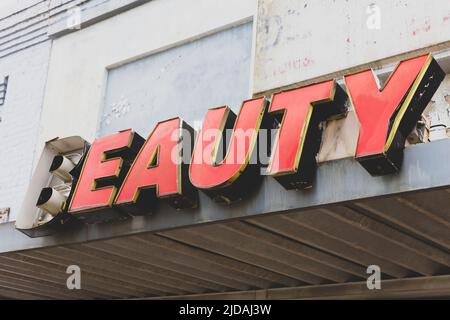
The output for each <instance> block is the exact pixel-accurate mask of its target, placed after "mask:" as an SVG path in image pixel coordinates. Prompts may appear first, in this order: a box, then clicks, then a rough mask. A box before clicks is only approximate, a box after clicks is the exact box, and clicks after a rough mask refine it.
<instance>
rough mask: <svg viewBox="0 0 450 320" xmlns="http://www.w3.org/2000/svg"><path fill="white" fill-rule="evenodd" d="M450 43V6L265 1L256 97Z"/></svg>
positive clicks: (423, 1)
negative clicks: (324, 76)
mask: <svg viewBox="0 0 450 320" xmlns="http://www.w3.org/2000/svg"><path fill="white" fill-rule="evenodd" d="M378 18H379V19H378ZM448 41H450V1H449V0H432V1H430V0H395V1H393V0H259V9H258V33H257V49H256V52H257V53H256V61H255V79H254V92H263V91H266V90H271V89H274V88H278V87H282V86H286V85H290V84H293V83H297V82H302V81H305V80H310V79H314V78H317V77H320V76H323V75H328V74H332V73H335V72H339V71H344V70H346V69H349V68H352V67H356V66H359V65H364V64H367V63H372V64H371V65H376V63H373V62H376V61H377V60H386V58H390V57H393V56H396V55H400V54H405V53H408V52H410V51H414V50H417V49H422V48H426V47H430V46H435V45H437V44H440V43H441V44H442V43H445V42H447V43H446V47H447V48H448V47H450V43H449V42H448ZM413 54H414V53H413ZM416 54H417V53H416ZM394 59H395V60H398V57H396V58H394ZM383 62H385V61H383ZM364 67H366V66H364Z"/></svg>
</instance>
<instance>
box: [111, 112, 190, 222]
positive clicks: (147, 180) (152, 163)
mask: <svg viewBox="0 0 450 320" xmlns="http://www.w3.org/2000/svg"><path fill="white" fill-rule="evenodd" d="M184 134H185V135H184ZM192 139H193V130H192V129H191V128H190V127H188V126H187V124H186V123H184V122H183V121H182V120H181V119H180V118H174V119H170V120H167V121H162V122H159V123H158V124H157V125H156V127H155V128H154V130H153V132H152V133H151V134H150V136H149V138H148V139H147V141H146V143H145V144H144V146H143V147H142V149H141V150H140V152H139V154H138V156H137V157H136V159H135V161H134V162H133V164H132V166H131V169H130V171H129V173H128V175H127V177H126V178H125V180H124V182H123V185H122V187H121V188H120V190H119V192H118V194H117V197H116V200H115V204H117V205H119V206H122V207H123V208H125V210H128V211H130V213H133V214H142V213H145V212H144V211H146V210H147V211H148V210H149V209H151V208H152V207H153V206H154V204H155V202H156V198H167V199H170V201H169V202H171V204H172V205H174V206H175V207H176V208H186V207H194V206H195V205H196V194H195V192H194V190H192V187H191V185H190V182H189V179H188V174H187V166H188V165H187V164H185V163H183V159H182V156H183V153H184V152H190V151H189V149H188V148H190V150H192V143H189V142H190V141H192ZM183 143H188V144H190V145H191V146H188V148H183V145H182V144H183ZM180 148H181V149H180ZM189 155H190V154H189Z"/></svg>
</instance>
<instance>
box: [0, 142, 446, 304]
mask: <svg viewBox="0 0 450 320" xmlns="http://www.w3.org/2000/svg"><path fill="white" fill-rule="evenodd" d="M448 159H450V140H442V141H436V142H433V143H427V144H422V145H417V146H413V147H408V148H407V149H406V150H405V163H404V167H403V168H402V170H401V173H400V174H398V175H394V176H388V177H377V178H373V177H370V176H369V175H368V174H367V173H366V172H365V171H364V169H362V168H360V166H359V164H358V163H356V161H355V160H353V159H346V160H342V161H334V162H329V163H325V164H323V165H321V167H320V168H319V170H318V174H317V181H316V184H315V186H314V188H313V189H312V190H309V191H303V192H301V191H289V192H288V191H285V190H283V189H282V188H281V187H280V186H279V185H277V183H276V182H275V181H272V180H273V179H269V178H268V179H264V182H263V184H262V185H261V186H259V187H258V190H257V191H256V192H255V194H254V195H253V196H252V197H251V198H249V199H247V200H244V201H242V203H240V204H237V205H233V206H231V207H224V206H220V205H217V204H214V203H213V202H212V201H208V199H206V198H203V196H202V199H201V205H200V208H199V209H197V210H195V211H192V212H190V211H187V212H184V211H183V212H181V211H175V210H171V209H168V208H167V209H166V207H163V208H160V210H158V211H157V212H156V213H155V214H154V215H151V216H146V217H139V218H135V219H131V220H129V221H125V222H121V223H120V222H118V223H111V224H104V225H91V226H85V227H83V228H82V229H80V230H75V231H73V232H72V233H70V234H60V235H56V236H52V237H46V238H36V239H31V238H28V237H26V236H25V235H22V234H21V233H19V232H18V231H16V230H14V226H13V224H4V225H0V240H1V241H0V252H2V253H1V254H0V297H4V298H17V299H26V298H42V299H52V298H61V299H72V298H80V299H91V298H116V299H123V298H143V297H148V298H161V297H171V298H174V297H184V298H189V297H190V298H237V299H253V298H305V299H306V298H320V297H322V298H327V297H332V298H339V297H340V298H342V297H344V298H345V297H356V298H362V297H428V296H434V297H436V296H439V297H444V296H447V297H448V296H450V232H449V230H450V229H449V227H450V209H449V208H450V161H448ZM72 264H75V265H78V266H80V268H81V270H82V280H81V285H82V289H81V290H72V291H70V290H68V289H67V288H66V279H67V277H68V275H67V274H66V268H67V266H69V265H72ZM369 265H378V266H379V267H380V268H381V272H382V280H384V281H383V282H382V290H379V291H377V290H374V291H370V290H368V289H367V287H366V286H365V279H366V278H367V276H368V275H367V274H366V268H367V266H369Z"/></svg>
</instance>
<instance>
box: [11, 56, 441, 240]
mask: <svg viewBox="0 0 450 320" xmlns="http://www.w3.org/2000/svg"><path fill="white" fill-rule="evenodd" d="M444 76H445V75H444V72H443V71H442V69H441V68H440V67H439V65H438V64H437V62H436V61H435V60H434V59H433V57H432V56H431V55H423V56H419V57H416V58H412V59H409V60H405V61H402V62H400V63H399V64H398V65H397V67H396V69H395V70H394V71H393V72H392V74H391V75H390V77H389V78H388V80H387V81H386V82H385V83H384V85H383V86H382V87H381V88H380V87H379V85H378V82H377V79H376V78H375V76H374V75H373V73H372V71H371V70H366V71H362V72H358V73H355V74H349V75H346V76H344V82H345V90H344V89H343V88H341V86H340V85H338V84H337V83H336V81H334V80H329V81H324V82H321V83H316V84H312V85H309V86H305V87H300V88H296V89H292V90H288V91H282V92H278V93H275V94H273V95H272V97H270V98H268V97H261V98H256V99H252V100H247V101H244V102H243V103H242V106H241V108H240V111H239V114H238V115H235V114H234V113H233V112H232V111H231V110H230V109H229V108H228V107H226V106H223V107H218V108H213V109H210V110H208V111H207V112H206V115H205V118H204V121H203V124H202V127H201V130H200V132H199V133H198V134H197V137H196V138H195V139H194V136H195V132H194V130H193V129H192V128H191V127H190V126H189V125H188V124H187V123H186V122H184V121H183V120H181V119H180V118H173V119H168V120H165V121H161V122H159V123H158V124H157V125H156V126H155V128H154V129H153V131H152V132H151V133H150V135H149V136H148V138H147V139H144V138H143V137H141V136H140V135H139V134H137V133H136V132H133V131H132V130H131V129H129V130H124V131H121V132H118V133H116V134H112V135H109V136H105V137H101V138H98V139H96V140H95V141H94V142H93V143H92V144H89V143H87V142H86V141H84V140H82V139H81V138H79V137H69V138H65V139H56V140H53V141H49V142H48V143H47V147H46V149H45V150H44V153H43V155H42V157H41V161H40V163H39V164H38V168H37V169H36V172H35V174H34V176H33V180H32V183H31V186H30V189H29V192H28V193H27V195H26V199H25V204H24V207H23V209H22V212H21V213H20V215H19V217H18V219H17V222H16V227H17V229H19V230H20V231H22V232H24V233H25V234H27V235H29V236H31V237H38V236H45V235H49V234H52V233H54V232H57V231H58V230H60V229H61V228H63V227H66V226H69V225H73V224H80V223H99V222H105V221H109V220H118V219H119V220H120V219H128V218H130V217H133V216H137V215H145V214H149V213H151V212H153V211H155V205H156V204H157V203H158V202H159V201H166V202H168V203H169V204H170V205H172V206H173V207H175V208H176V209H180V210H183V209H187V208H194V207H197V206H198V205H199V197H198V192H199V190H200V191H201V192H204V193H205V194H206V195H207V196H209V197H211V198H212V199H213V200H215V201H217V202H220V203H222V204H223V205H228V204H230V203H233V202H235V201H240V200H241V201H245V196H246V194H247V193H248V192H250V191H251V190H252V188H253V189H254V188H255V184H257V183H258V181H259V180H260V179H263V178H265V179H271V177H272V178H274V179H276V180H277V181H278V182H279V183H280V184H281V185H282V186H283V187H284V188H285V189H287V190H289V189H305V188H309V187H312V182H313V179H314V174H315V171H316V166H317V164H316V155H317V153H318V151H319V148H320V143H321V136H322V134H321V128H322V127H321V123H322V122H324V121H327V120H330V119H336V118H341V117H345V116H346V114H347V107H348V105H349V104H352V106H353V108H354V110H355V112H356V115H357V118H358V120H359V123H360V130H359V138H358V144H357V148H356V154H355V159H356V161H358V162H359V163H360V164H361V165H362V166H363V167H364V168H365V169H366V170H367V171H368V172H369V173H370V174H371V175H373V176H379V175H386V174H391V173H395V172H397V171H399V170H400V169H401V164H402V158H403V149H404V145H405V139H406V137H407V135H408V134H409V133H410V132H411V131H412V130H413V128H414V126H415V125H416V123H417V121H418V120H419V119H420V116H421V114H422V112H423V110H424V109H425V107H426V106H427V104H428V102H429V101H430V99H431V97H432V96H433V94H434V93H435V91H436V90H437V88H438V87H439V85H440V83H441V82H442V80H443V78H444ZM194 140H195V141H194ZM262 151H264V152H265V154H266V155H267V157H265V158H264V157H262V156H261V153H264V152H262ZM265 176H268V177H265ZM49 181H50V182H49Z"/></svg>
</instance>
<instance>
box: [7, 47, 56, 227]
mask: <svg viewBox="0 0 450 320" xmlns="http://www.w3.org/2000/svg"><path fill="white" fill-rule="evenodd" d="M49 55H50V42H44V43H42V44H40V45H36V46H33V47H31V48H29V49H27V50H23V51H20V52H18V53H16V54H14V55H10V56H8V57H4V58H2V59H0V78H1V79H3V76H4V75H8V76H9V82H8V90H7V94H6V102H5V105H4V106H0V118H1V121H0V208H3V207H10V208H11V214H10V219H12V220H14V219H15V216H16V214H17V212H18V210H19V209H20V205H21V201H22V198H23V196H24V194H25V191H26V189H27V187H28V183H29V180H30V178H31V174H32V164H33V158H34V156H35V148H36V142H37V138H38V132H39V119H40V115H41V107H42V102H43V98H44V91H45V90H44V88H45V83H46V77H47V68H48V60H49Z"/></svg>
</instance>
